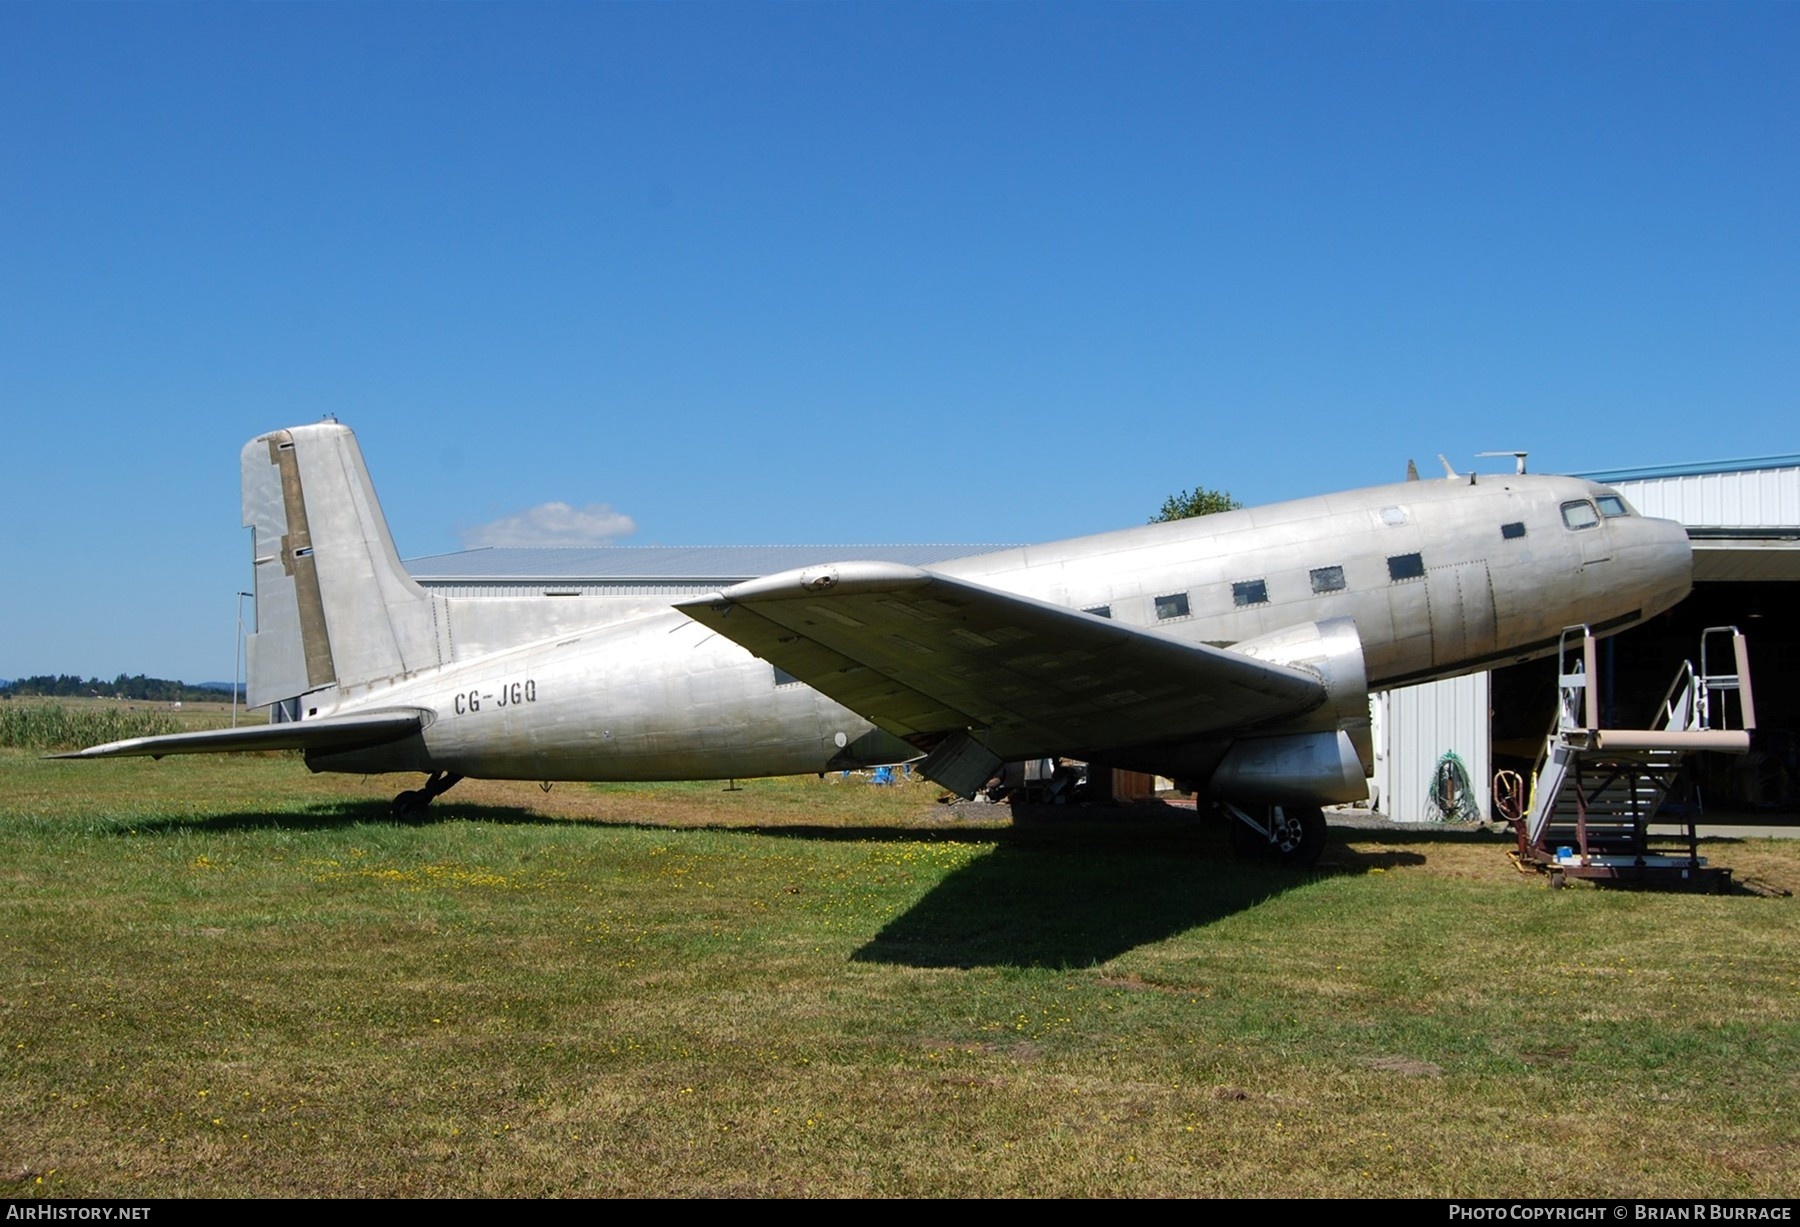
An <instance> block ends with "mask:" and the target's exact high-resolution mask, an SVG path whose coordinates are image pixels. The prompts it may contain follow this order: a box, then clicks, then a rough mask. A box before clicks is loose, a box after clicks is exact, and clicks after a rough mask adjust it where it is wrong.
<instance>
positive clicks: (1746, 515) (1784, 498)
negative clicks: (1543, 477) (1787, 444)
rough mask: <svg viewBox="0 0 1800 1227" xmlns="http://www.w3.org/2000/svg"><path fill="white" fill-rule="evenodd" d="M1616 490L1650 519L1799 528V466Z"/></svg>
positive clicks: (1630, 484)
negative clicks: (1652, 517) (1797, 526)
mask: <svg viewBox="0 0 1800 1227" xmlns="http://www.w3.org/2000/svg"><path fill="white" fill-rule="evenodd" d="M1614 488H1615V489H1617V490H1618V492H1619V493H1620V494H1623V495H1624V496H1625V497H1626V498H1627V499H1629V500H1630V502H1631V504H1632V506H1634V507H1636V508H1637V509H1638V510H1639V511H1641V512H1643V513H1644V514H1645V515H1647V516H1659V517H1661V518H1663V519H1665V520H1678V521H1680V522H1681V523H1683V524H1686V525H1687V526H1688V527H1689V528H1779V527H1792V526H1794V525H1796V524H1800V466H1796V467H1789V468H1777V469H1748V470H1740V471H1738V472H1735V473H1696V474H1687V475H1680V476H1671V477H1652V478H1646V479H1643V480H1636V481H1621V482H1617V483H1615V484H1614Z"/></svg>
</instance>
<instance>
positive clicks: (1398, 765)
mask: <svg viewBox="0 0 1800 1227" xmlns="http://www.w3.org/2000/svg"><path fill="white" fill-rule="evenodd" d="M1488 702H1489V700H1488V675H1487V674H1485V673H1476V674H1472V675H1470V676H1468V677H1453V678H1448V679H1446V680H1444V681H1441V682H1427V683H1425V684H1424V685H1422V686H1406V687H1403V688H1401V689H1399V690H1389V691H1384V692H1383V693H1381V694H1377V695H1375V696H1374V698H1373V699H1372V700H1371V703H1372V706H1373V708H1374V711H1373V713H1372V714H1373V717H1374V722H1375V724H1374V731H1375V776H1374V783H1375V787H1376V790H1377V806H1376V807H1377V809H1379V810H1380V812H1381V813H1382V814H1383V815H1385V816H1386V817H1388V818H1390V819H1392V820H1394V821H1395V822H1434V821H1437V820H1438V814H1437V812H1436V810H1435V808H1434V807H1433V806H1432V804H1431V801H1432V791H1431V790H1432V782H1433V780H1434V779H1435V777H1436V775H1437V768H1438V762H1439V761H1440V760H1441V759H1442V758H1443V757H1444V755H1446V754H1449V753H1454V754H1455V755H1456V756H1457V757H1458V758H1460V759H1461V760H1462V763H1463V766H1464V767H1465V768H1466V769H1467V771H1468V774H1469V782H1470V784H1471V785H1472V792H1473V796H1474V798H1475V801H1476V803H1477V804H1478V805H1479V806H1480V808H1481V814H1482V816H1483V817H1486V816H1487V815H1488V812H1489V803H1490V792H1491V786H1492V783H1493V781H1492V780H1491V778H1490V777H1491V775H1492V772H1493V767H1492V759H1491V756H1490V754H1489V749H1488Z"/></svg>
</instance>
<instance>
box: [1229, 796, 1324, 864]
mask: <svg viewBox="0 0 1800 1227" xmlns="http://www.w3.org/2000/svg"><path fill="white" fill-rule="evenodd" d="M1219 808H1220V810H1222V811H1223V812H1224V814H1225V820H1226V821H1227V822H1229V823H1230V824H1231V843H1232V846H1233V847H1234V848H1236V849H1237V850H1238V851H1239V852H1241V853H1243V854H1245V855H1249V856H1261V857H1266V858H1268V859H1269V860H1273V861H1276V862H1279V863H1280V864H1283V865H1291V866H1293V867H1294V868H1296V869H1305V868H1307V867H1308V866H1310V865H1312V864H1313V863H1314V862H1316V861H1317V860H1318V859H1319V854H1320V853H1321V852H1323V851H1325V811H1324V810H1322V809H1320V808H1319V807H1318V806H1316V805H1250V806H1239V805H1234V804H1232V803H1231V802H1230V801H1221V802H1219Z"/></svg>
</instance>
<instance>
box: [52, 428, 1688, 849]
mask: <svg viewBox="0 0 1800 1227" xmlns="http://www.w3.org/2000/svg"><path fill="white" fill-rule="evenodd" d="M1449 467H1450V466H1449V465H1448V464H1446V465H1445V469H1446V470H1448V469H1449ZM1521 467H1522V466H1521ZM243 499H244V524H245V526H246V527H248V528H250V529H251V530H252V533H253V549H254V555H255V597H256V624H255V633H254V634H252V635H251V636H250V638H249V641H248V662H249V670H248V678H249V686H248V692H247V698H248V701H249V703H250V705H251V706H265V705H266V706H268V707H270V709H271V721H272V722H271V723H270V724H268V725H266V726H258V727H255V728H244V729H221V730H217V731H205V732H194V733H179V734H174V735H171V736H164V737H145V738H136V739H133V740H129V741H120V742H113V743H110V744H108V745H102V746H94V747H92V748H90V749H86V750H81V751H77V752H75V753H74V754H73V755H70V757H81V758H109V757H114V756H122V755H150V756H153V757H161V756H162V755H165V754H187V753H206V752H214V751H231V750H252V749H284V748H285V749H298V750H303V751H304V752H305V755H306V762H307V765H308V766H309V767H311V768H312V769H313V770H314V771H349V772H367V773H374V772H391V771H418V772H424V773H426V777H427V778H426V781H425V783H424V785H423V787H421V788H419V789H417V790H413V791H408V792H403V793H401V794H400V795H399V796H398V797H397V798H395V801H394V808H395V812H396V813H397V814H400V815H403V816H405V815H412V814H416V813H418V812H420V811H421V810H423V808H424V807H425V806H426V805H428V804H429V803H430V801H431V800H432V798H434V797H436V796H438V795H439V794H440V793H442V792H444V791H445V790H446V789H448V788H449V787H451V786H452V785H453V784H455V783H456V782H457V781H458V780H460V779H463V778H465V777H469V776H474V777H480V778H490V779H526V780H542V781H550V780H668V779H726V778H743V777H753V776H765V775H783V774H799V773H811V772H822V771H827V770H836V769H839V768H844V767H857V766H872V765H876V764H883V763H895V762H902V761H909V760H914V759H917V760H919V761H918V764H917V767H918V770H920V771H921V772H923V773H924V774H925V775H926V776H928V777H929V778H931V779H933V780H936V781H938V782H939V783H941V784H943V785H944V786H946V787H947V788H949V789H951V790H953V791H955V792H957V793H959V794H961V795H963V796H971V795H973V794H974V793H975V792H976V791H977V790H978V789H980V788H981V787H982V786H983V785H984V784H985V783H986V782H987V781H988V780H989V779H990V778H991V777H992V776H993V775H994V774H995V773H996V771H997V770H998V769H999V768H1000V767H1001V765H1002V764H1003V763H1006V762H1011V761H1018V760H1023V759H1031V758H1043V757H1068V758H1072V759H1079V760H1085V761H1087V762H1090V763H1096V764H1103V765H1108V766H1117V767H1126V768H1131V769H1134V770H1139V771H1147V772H1154V773H1155V774H1158V775H1163V776H1169V777H1172V778H1173V779H1175V780H1176V781H1177V782H1178V784H1180V785H1182V786H1184V787H1188V788H1193V789H1196V790H1198V791H1199V792H1200V793H1201V794H1202V795H1204V796H1205V797H1206V798H1208V799H1209V800H1210V801H1212V802H1213V803H1215V804H1216V805H1218V806H1219V807H1220V808H1222V809H1223V810H1224V811H1225V812H1227V813H1228V814H1230V815H1232V816H1234V817H1235V818H1236V819H1237V820H1238V821H1240V822H1242V823H1243V824H1245V828H1246V829H1247V830H1248V831H1250V832H1253V838H1254V839H1255V840H1256V841H1257V842H1258V843H1261V844H1266V846H1267V847H1268V849H1269V850H1270V851H1271V852H1273V853H1274V854H1275V855H1277V856H1278V857H1282V858H1285V859H1288V860H1291V861H1296V862H1301V863H1307V862H1310V861H1311V860H1312V859H1313V858H1316V857H1317V855H1318V853H1319V849H1320V847H1321V846H1322V844H1323V840H1324V835H1325V823H1324V818H1323V814H1322V812H1321V807H1322V806H1324V805H1327V804H1333V803H1341V802H1348V801H1353V800H1360V799H1363V798H1365V797H1366V796H1367V795H1368V793H1367V785H1366V777H1367V775H1368V772H1369V767H1370V763H1371V760H1372V748H1371V743H1370V736H1369V692H1370V690H1371V689H1380V688H1385V687H1391V686H1399V685H1405V684H1407V683H1412V682H1420V681H1425V680H1428V679H1432V678H1440V677H1448V676H1452V675H1455V674H1459V673H1468V672H1471V671H1474V670H1479V669H1485V668H1490V667H1493V666H1495V665H1499V664H1505V663H1508V662H1512V661H1519V660H1525V659H1529V658H1531V657H1534V656H1538V655H1543V654H1547V653H1549V652H1551V651H1553V650H1554V648H1555V645H1556V641H1557V634H1558V632H1559V631H1561V630H1562V629H1563V628H1564V627H1565V626H1568V625H1571V624H1574V623H1580V622H1585V623H1588V624H1589V625H1591V626H1593V627H1594V629H1595V630H1596V631H1597V632H1599V633H1609V632H1612V631H1616V630H1619V629H1621V628H1623V627H1625V626H1628V625H1631V624H1633V623H1635V622H1638V621H1641V620H1643V619H1645V618H1647V617H1650V616H1652V615H1654V614H1656V613H1659V612H1661V611H1662V610H1664V609H1667V608H1669V607H1670V606H1671V605H1673V604H1675V603H1676V602H1677V601H1679V600H1680V599H1681V598H1682V597H1683V596H1684V595H1685V594H1686V593H1687V591H1688V588H1689V584H1690V579H1691V570H1692V561H1691V555H1690V551H1689V547H1688V540H1687V536H1686V533H1685V532H1684V530H1683V529H1682V528H1681V526H1680V525H1678V524H1675V523H1673V522H1670V521H1667V520H1656V519H1649V518H1646V517H1644V516H1640V515H1637V514H1635V513H1634V512H1633V511H1632V509H1631V508H1630V507H1629V506H1628V505H1627V504H1626V502H1625V500H1624V499H1623V498H1621V497H1620V496H1619V495H1618V494H1617V493H1616V492H1614V491H1611V490H1608V489H1606V488H1605V487H1602V486H1598V485H1595V484H1594V483H1592V482H1588V481H1582V480H1579V479H1575V478H1567V477H1542V476H1526V475H1524V474H1507V475H1483V476H1480V477H1476V476H1473V475H1463V476H1457V475H1455V474H1450V475H1449V476H1446V477H1444V478H1442V479H1434V480H1429V481H1418V480H1410V481H1407V482H1403V483H1399V484H1396V485H1389V486H1378V487H1374V488H1371V489H1364V490H1354V491H1350V492H1348V493H1344V494H1333V495H1325V496H1323V497H1318V498H1307V499H1300V500H1297V501H1294V502H1288V503H1277V504H1273V505H1271V506H1266V507H1256V508H1249V509H1244V510H1238V511H1228V512H1223V513H1220V514H1216V515H1210V516H1204V517H1200V518H1197V519H1191V520H1181V521H1176V522H1173V523H1159V524H1149V525H1144V526H1140V527H1136V528H1128V529H1124V530H1122V531H1119V532H1111V533H1103V534H1100V535H1098V536H1092V537H1079V538H1076V539H1074V540H1070V541H1059V542H1053V543H1051V544H1048V545H1036V546H1026V547H1022V548H1016V549H1004V550H999V551H996V552H994V553H988V554H981V555H976V556H973V557H968V558H961V559H956V560H954V561H950V562H944V563H938V564H934V565H933V566H931V567H930V568H921V567H912V566H904V565H899V564H895V563H891V562H868V561H857V560H855V559H846V560H844V561H843V562H840V563H837V564H835V565H830V566H814V567H808V568H805V569H803V570H798V571H789V572H786V573H783V574H779V575H770V576H766V577H764V578H760V579H754V580H750V581H748V582H746V583H741V584H738V585H736V586H733V587H730V588H727V589H725V590H724V591H721V592H717V593H713V594H710V595H707V596H702V597H697V598H691V599H683V600H681V601H679V602H677V603H676V604H674V605H673V606H669V605H658V604H657V603H655V602H654V601H652V600H650V599H648V598H643V597H560V598H554V599H551V598H545V597H519V598H474V599H457V598H451V597H445V596H440V595H437V594H434V593H431V592H427V591H425V590H424V589H422V588H421V587H419V585H418V584H416V583H415V582H414V581H413V580H412V578H411V577H410V576H409V575H408V574H407V571H406V569H405V567H403V566H402V565H401V563H400V557H399V555H398V553H397V552H396V551H395V548H394V543H393V540H392V538H391V537H390V536H389V533H388V528H387V522H386V520H385V518H384V517H383V515H382V513H381V508H380V505H379V504H378V503H377V501H376V498H375V489H374V486H373V485H372V484H371V482H370V479H369V475H368V470H367V469H366V467H365V466H364V464H363V459H362V452H361V450H360V448H359V447H358V446H357V443H356V438H355V436H354V435H353V434H352V433H351V432H350V430H349V429H348V428H347V427H345V426H342V425H340V424H338V423H337V422H335V421H329V420H328V421H326V422H321V423H316V424H313V425H309V426H297V427H293V428H291V429H288V430H279V431H275V432H274V433H272V434H266V435H262V436H260V437H258V438H257V439H254V440H252V441H251V442H250V443H249V444H248V445H246V446H245V448H244V451H243Z"/></svg>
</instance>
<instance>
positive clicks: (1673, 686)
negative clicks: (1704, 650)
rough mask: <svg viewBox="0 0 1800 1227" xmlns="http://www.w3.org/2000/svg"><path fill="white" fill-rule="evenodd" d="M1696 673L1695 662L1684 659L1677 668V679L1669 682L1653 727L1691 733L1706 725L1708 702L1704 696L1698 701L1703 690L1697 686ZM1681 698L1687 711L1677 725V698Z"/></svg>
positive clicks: (1682, 706)
mask: <svg viewBox="0 0 1800 1227" xmlns="http://www.w3.org/2000/svg"><path fill="white" fill-rule="evenodd" d="M1695 683H1696V677H1695V674H1694V662H1693V661H1691V660H1684V661H1682V662H1681V667H1680V668H1678V669H1676V670H1675V680H1674V681H1672V682H1670V683H1669V689H1668V690H1667V691H1666V692H1664V694H1663V698H1662V706H1661V707H1659V708H1657V714H1656V724H1655V725H1653V726H1652V727H1653V728H1656V729H1658V730H1661V729H1673V730H1674V731H1675V732H1678V733H1691V732H1693V731H1694V730H1695V729H1703V728H1705V727H1706V703H1705V700H1704V699H1703V698H1701V699H1699V701H1698V702H1696V698H1697V697H1698V694H1697V692H1701V691H1703V688H1702V687H1699V686H1697V685H1696V684H1695ZM1677 699H1679V700H1681V710H1682V711H1683V712H1684V713H1685V714H1684V715H1683V717H1682V719H1681V723H1680V726H1679V727H1676V710H1677V709H1676V700H1677Z"/></svg>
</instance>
